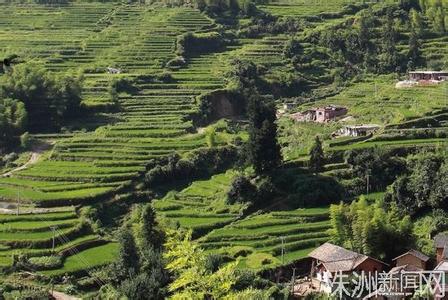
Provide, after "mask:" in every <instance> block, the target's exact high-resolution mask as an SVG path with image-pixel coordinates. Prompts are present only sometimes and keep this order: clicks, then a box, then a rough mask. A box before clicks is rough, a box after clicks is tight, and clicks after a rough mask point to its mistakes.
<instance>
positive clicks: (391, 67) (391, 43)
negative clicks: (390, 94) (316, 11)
mask: <svg viewBox="0 0 448 300" xmlns="http://www.w3.org/2000/svg"><path fill="white" fill-rule="evenodd" d="M393 21H394V18H393V16H392V14H391V13H390V12H389V13H388V14H387V17H386V21H385V25H384V26H383V27H382V33H383V36H382V39H381V40H382V44H381V54H380V56H379V68H380V71H382V72H390V71H395V70H396V68H397V67H399V66H400V64H399V63H400V58H399V53H398V50H397V47H396V43H397V32H396V30H395V27H394V23H393Z"/></svg>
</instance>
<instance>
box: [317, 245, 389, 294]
mask: <svg viewBox="0 0 448 300" xmlns="http://www.w3.org/2000/svg"><path fill="white" fill-rule="evenodd" d="M308 256H309V257H310V258H311V259H312V264H311V277H312V278H315V279H317V281H318V282H319V283H320V288H319V290H320V291H323V292H326V293H331V284H330V283H331V280H332V278H333V276H334V274H335V273H339V272H342V273H352V272H357V273H361V272H362V271H364V272H365V273H369V272H370V273H374V272H382V271H383V270H384V268H385V267H386V266H387V264H386V263H384V262H382V261H380V260H378V259H375V258H372V257H370V256H367V255H364V254H360V253H357V252H354V251H351V250H348V249H345V248H342V247H340V246H337V245H334V244H331V243H325V244H323V245H321V246H320V247H318V248H316V249H314V250H313V251H312V252H311V253H310V254H308Z"/></svg>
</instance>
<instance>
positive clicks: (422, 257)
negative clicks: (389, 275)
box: [393, 249, 429, 262]
mask: <svg viewBox="0 0 448 300" xmlns="http://www.w3.org/2000/svg"><path fill="white" fill-rule="evenodd" d="M407 254H410V255H413V256H415V257H417V258H418V259H420V260H423V261H425V262H426V261H428V260H429V257H428V256H426V255H425V254H423V253H421V252H420V251H417V250H414V249H411V250H409V251H408V252H406V253H403V254H402V255H400V256H397V257H395V258H394V259H393V260H397V259H398V258H400V257H402V256H405V255H407Z"/></svg>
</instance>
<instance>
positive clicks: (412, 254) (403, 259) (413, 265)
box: [392, 249, 429, 270]
mask: <svg viewBox="0 0 448 300" xmlns="http://www.w3.org/2000/svg"><path fill="white" fill-rule="evenodd" d="M392 261H393V262H395V267H396V268H401V269H406V270H409V269H415V270H426V269H427V264H428V261H429V257H428V256H426V255H425V254H423V253H421V252H419V251H417V250H414V249H411V250H409V251H408V252H406V253H404V254H402V255H400V256H397V257H395V258H394V259H393V260H392Z"/></svg>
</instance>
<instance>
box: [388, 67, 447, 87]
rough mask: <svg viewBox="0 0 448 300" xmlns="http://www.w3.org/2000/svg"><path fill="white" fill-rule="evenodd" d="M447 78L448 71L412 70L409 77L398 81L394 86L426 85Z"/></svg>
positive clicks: (437, 82)
mask: <svg viewBox="0 0 448 300" xmlns="http://www.w3.org/2000/svg"><path fill="white" fill-rule="evenodd" d="M446 80H448V71H414V72H409V79H408V80H404V81H399V82H397V84H396V85H395V87H396V88H409V87H414V86H428V85H435V84H439V83H441V82H443V81H446Z"/></svg>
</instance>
